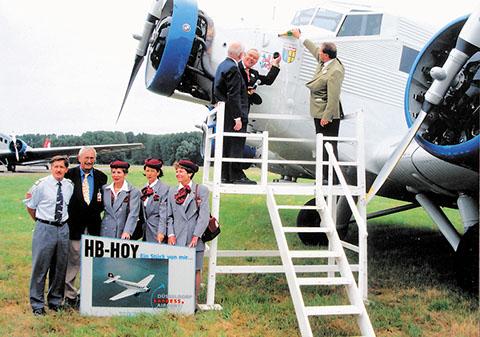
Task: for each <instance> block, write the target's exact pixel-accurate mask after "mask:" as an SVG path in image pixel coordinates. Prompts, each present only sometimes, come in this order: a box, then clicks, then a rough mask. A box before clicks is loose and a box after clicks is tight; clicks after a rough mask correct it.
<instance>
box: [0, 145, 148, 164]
mask: <svg viewBox="0 0 480 337" xmlns="http://www.w3.org/2000/svg"><path fill="white" fill-rule="evenodd" d="M89 146H92V147H93V148H95V150H97V153H107V152H114V151H125V150H135V149H142V148H143V147H144V146H143V144H142V143H132V144H106V145H89ZM81 148H82V146H59V147H50V148H30V147H29V148H28V149H27V150H26V151H25V152H24V153H23V154H22V158H21V160H20V163H19V164H22V163H23V164H27V163H29V162H33V161H39V160H45V161H47V160H49V159H50V158H51V157H53V156H56V155H66V156H74V155H77V154H78V151H79V150H80V149H81ZM2 159H9V160H15V152H12V151H0V160H2Z"/></svg>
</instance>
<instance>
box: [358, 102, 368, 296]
mask: <svg viewBox="0 0 480 337" xmlns="http://www.w3.org/2000/svg"><path fill="white" fill-rule="evenodd" d="M356 114H357V129H356V136H357V187H358V188H359V189H361V191H362V193H360V195H359V196H358V202H357V207H358V211H359V213H360V216H361V218H362V220H363V223H364V225H365V233H363V235H362V232H361V231H358V249H359V252H358V265H359V273H358V275H359V276H358V288H359V290H360V294H361V295H362V298H363V301H365V302H366V301H367V300H368V276H367V275H368V256H367V240H368V239H367V234H366V231H367V200H366V191H367V190H366V181H365V180H366V178H365V131H364V130H365V129H364V125H363V109H360V110H358V111H357V112H356Z"/></svg>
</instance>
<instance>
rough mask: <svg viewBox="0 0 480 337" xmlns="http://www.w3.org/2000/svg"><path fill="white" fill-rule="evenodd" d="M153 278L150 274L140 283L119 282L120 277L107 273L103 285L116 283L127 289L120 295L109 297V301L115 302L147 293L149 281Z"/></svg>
mask: <svg viewBox="0 0 480 337" xmlns="http://www.w3.org/2000/svg"><path fill="white" fill-rule="evenodd" d="M154 277H155V275H154V274H150V275H148V276H147V277H145V278H144V279H143V280H141V281H140V282H131V281H126V280H121V279H120V275H113V273H108V279H107V280H105V281H104V282H103V283H117V284H119V285H121V286H122V287H124V288H127V289H125V290H124V291H122V292H121V293H119V294H117V295H115V296H113V297H110V301H117V300H120V299H122V298H125V297H129V296H133V295H136V296H138V295H139V294H141V293H148V292H149V291H150V288H149V287H148V284H149V283H150V281H152V279H153V278H154Z"/></svg>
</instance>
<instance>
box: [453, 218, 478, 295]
mask: <svg viewBox="0 0 480 337" xmlns="http://www.w3.org/2000/svg"><path fill="white" fill-rule="evenodd" d="M478 227H479V226H478V223H477V224H475V225H473V226H471V227H470V228H469V229H468V230H467V231H466V232H465V234H463V236H462V238H461V239H460V244H459V245H458V249H457V251H456V253H455V259H456V263H455V265H456V267H457V280H458V284H459V285H460V286H461V287H462V288H463V289H465V290H466V291H468V292H471V293H472V294H474V295H476V296H477V297H478V290H479V288H478V281H479V280H478V263H479V260H478V249H479V243H478V241H479V229H478Z"/></svg>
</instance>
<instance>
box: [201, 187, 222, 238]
mask: <svg viewBox="0 0 480 337" xmlns="http://www.w3.org/2000/svg"><path fill="white" fill-rule="evenodd" d="M195 203H196V204H197V210H198V211H200V203H199V198H198V184H197V185H196V186H195ZM219 234H220V223H219V222H218V220H217V218H215V217H214V216H212V214H210V218H209V219H208V226H207V228H205V232H203V234H202V237H201V239H202V241H203V242H208V241H212V240H213V239H215V238H216V237H217V236H218V235H219Z"/></svg>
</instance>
